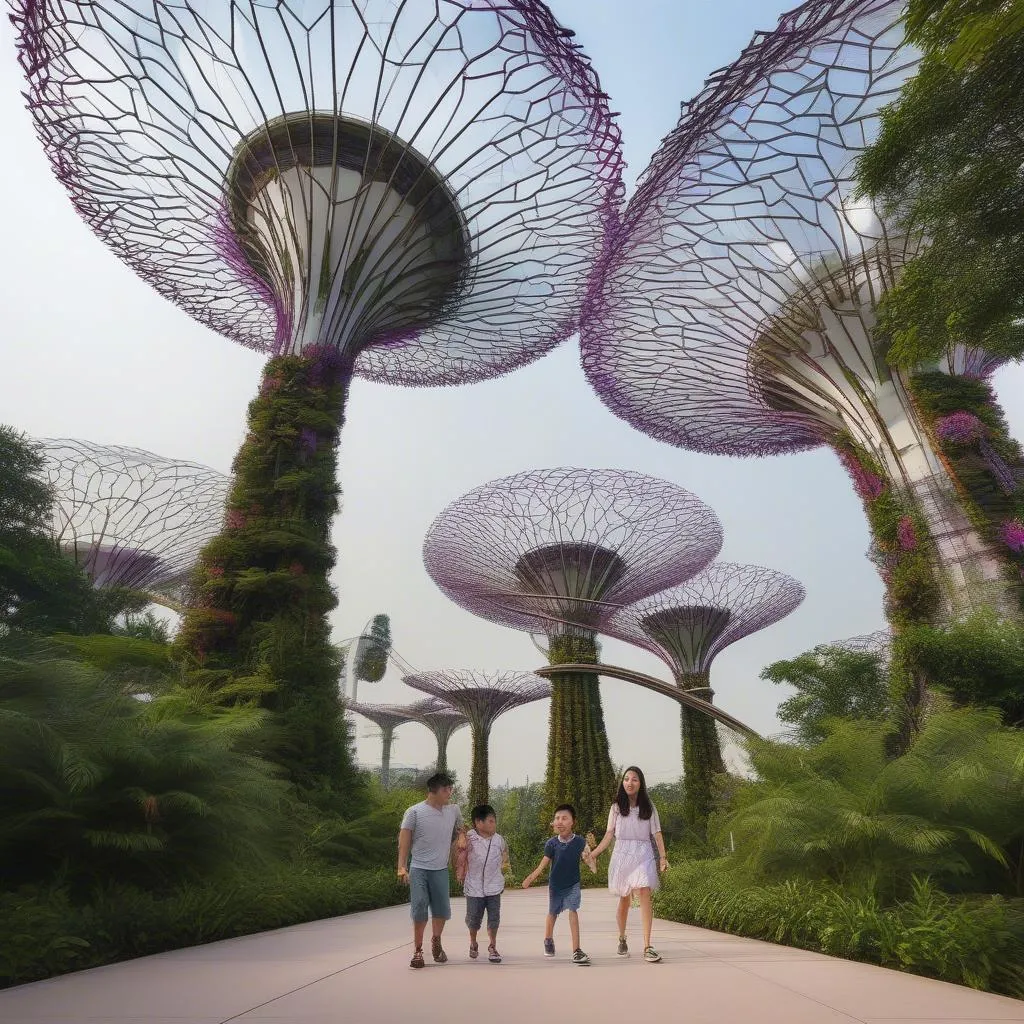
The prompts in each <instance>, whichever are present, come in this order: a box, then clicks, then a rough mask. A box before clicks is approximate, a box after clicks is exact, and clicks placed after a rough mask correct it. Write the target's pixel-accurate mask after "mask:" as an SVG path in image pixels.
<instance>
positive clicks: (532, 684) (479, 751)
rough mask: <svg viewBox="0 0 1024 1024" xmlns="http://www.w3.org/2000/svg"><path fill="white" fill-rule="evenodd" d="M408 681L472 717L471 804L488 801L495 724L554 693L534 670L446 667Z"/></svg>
mask: <svg viewBox="0 0 1024 1024" xmlns="http://www.w3.org/2000/svg"><path fill="white" fill-rule="evenodd" d="M404 681H405V683H406V685H408V686H411V687H412V688H413V689H414V690H421V691H422V692H423V693H428V694H430V696H432V697H436V698H438V699H439V700H442V701H445V702H446V703H448V704H450V705H451V706H452V707H455V708H458V710H459V711H461V712H462V713H463V714H464V715H465V716H466V718H468V719H469V727H470V729H471V730H472V732H473V766H472V768H471V770H470V776H469V802H470V805H471V806H475V805H477V804H485V803H487V800H488V790H489V788H490V782H489V780H488V777H487V772H488V744H489V743H490V736H491V726H493V725H494V723H495V721H496V720H497V719H498V717H499V716H501V715H503V714H505V712H506V711H511V710H513V708H518V707H522V705H524V704H530V703H532V702H533V701H535V700H544V699H545V698H546V697H549V696H551V684H550V683H549V682H547V680H545V679H541V678H540V676H537V675H534V674H533V673H532V672H476V671H470V670H465V669H446V670H445V671H443V672H417V673H415V674H413V675H408V676H406V677H405V680H404Z"/></svg>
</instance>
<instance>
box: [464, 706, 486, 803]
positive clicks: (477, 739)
mask: <svg viewBox="0 0 1024 1024" xmlns="http://www.w3.org/2000/svg"><path fill="white" fill-rule="evenodd" d="M472 729H473V761H472V766H471V767H470V772H469V805H470V807H476V806H478V805H479V804H485V803H487V801H488V799H489V795H490V779H489V776H488V772H489V762H490V757H489V751H488V744H489V743H490V740H491V730H490V728H489V727H484V726H479V725H476V724H474V725H473V726H472Z"/></svg>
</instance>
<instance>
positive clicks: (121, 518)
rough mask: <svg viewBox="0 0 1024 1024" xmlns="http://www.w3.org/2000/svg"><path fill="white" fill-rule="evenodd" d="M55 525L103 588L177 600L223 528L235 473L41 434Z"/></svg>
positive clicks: (176, 604)
mask: <svg viewBox="0 0 1024 1024" xmlns="http://www.w3.org/2000/svg"><path fill="white" fill-rule="evenodd" d="M39 444H40V446H41V449H42V453H43V456H44V458H45V463H44V472H45V474H46V478H47V481H48V482H49V484H50V486H51V487H52V488H53V493H54V496H55V498H56V501H55V503H54V509H53V522H52V532H53V537H54V540H56V541H57V543H58V544H60V546H61V548H62V549H63V550H64V551H65V552H66V553H67V554H68V555H70V556H71V557H72V558H74V559H75V561H76V562H78V564H79V565H81V566H82V568H83V569H85V571H86V572H87V573H88V574H89V575H90V577H91V578H92V580H93V582H94V583H95V585H96V586H98V587H104V586H116V587H127V588H130V589H132V590H138V591H143V592H145V593H146V594H148V595H149V596H150V597H151V598H152V599H153V600H154V601H156V602H158V603H161V604H167V605H168V606H170V607H179V608H180V602H181V589H182V588H183V586H184V585H185V584H186V583H187V581H188V578H189V574H190V572H191V570H192V568H193V566H194V565H195V563H196V559H197V558H198V556H199V552H200V551H201V550H202V548H203V545H204V544H205V543H206V542H207V541H208V540H209V539H210V538H211V537H212V536H214V535H215V534H216V533H217V531H218V530H219V529H220V525H221V521H222V519H223V518H224V505H225V502H226V500H227V495H228V490H229V489H230V486H231V478H230V477H228V476H225V475H224V474H223V473H218V472H217V471H216V470H213V469H209V468H208V467H206V466H200V465H197V464H196V463H193V462H180V461H176V460H174V459H166V458H163V457H162V456H160V455H154V454H153V453H152V452H145V451H140V450H139V449H137V448H124V447H121V446H118V445H98V444H91V443H90V442H88V441H79V440H71V439H67V438H61V439H44V440H41V441H40V442H39Z"/></svg>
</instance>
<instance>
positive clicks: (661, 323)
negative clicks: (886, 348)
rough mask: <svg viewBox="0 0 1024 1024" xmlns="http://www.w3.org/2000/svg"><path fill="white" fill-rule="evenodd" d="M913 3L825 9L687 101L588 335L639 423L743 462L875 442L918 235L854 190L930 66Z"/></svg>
mask: <svg viewBox="0 0 1024 1024" xmlns="http://www.w3.org/2000/svg"><path fill="white" fill-rule="evenodd" d="M902 8H903V0H811V2H809V3H806V4H804V5H803V6H802V7H800V8H798V9H797V10H795V11H793V12H792V13H790V14H788V15H786V16H785V17H784V18H783V19H782V21H781V22H780V25H779V27H778V28H777V29H776V30H775V31H774V32H772V33H768V34H762V35H760V36H758V37H756V38H755V40H754V41H753V43H752V44H751V45H750V46H749V47H748V48H747V49H746V50H745V51H744V52H743V54H742V56H741V57H740V58H739V59H738V60H737V61H736V62H735V63H734V64H732V65H731V66H730V67H728V68H725V69H724V70H722V71H720V72H718V73H717V74H715V75H714V76H712V78H711V79H710V80H709V81H708V83H707V85H706V87H705V88H704V90H703V91H702V92H701V93H700V94H699V95H698V96H697V97H696V98H695V99H693V100H692V101H690V102H689V103H687V104H685V105H684V107H683V112H682V116H681V117H680V120H679V123H678V125H677V126H676V128H675V129H674V130H673V131H672V132H671V133H670V134H669V135H668V136H667V137H666V139H665V141H664V142H663V144H662V146H661V148H660V150H659V151H658V152H657V154H656V155H655V156H654V158H653V160H652V161H651V164H650V166H649V167H648V169H647V170H646V172H645V173H644V175H643V178H642V181H641V184H640V186H639V188H638V189H637V192H636V195H635V196H634V197H633V199H632V200H631V201H630V203H629V207H628V209H627V211H626V214H625V218H624V224H623V227H622V230H621V231H620V232H619V234H618V235H617V237H616V238H615V239H614V241H613V243H612V244H611V246H610V251H609V254H608V263H607V269H608V276H607V279H606V280H605V282H604V287H603V292H602V296H601V301H600V302H598V303H596V304H595V306H594V308H593V309H592V310H591V311H590V313H591V315H589V316H588V318H587V322H586V324H585V329H584V333H583V339H582V340H583V363H584V367H585V369H586V371H587V374H588V376H589V378H590V380H591V382H592V383H593V385H594V387H595V388H596V389H597V391H598V392H599V394H600V395H601V396H602V398H603V399H604V401H605V402H606V403H607V404H608V405H609V406H610V407H611V408H612V409H613V411H615V412H616V413H617V414H618V415H620V416H622V417H623V418H624V419H627V420H628V421H629V422H630V423H632V424H633V425H634V426H636V427H638V428H639V429H640V430H643V431H644V432H646V433H649V434H651V435H653V436H655V437H657V438H659V439H661V440H664V441H667V442H669V443H670V444H676V445H680V446H683V447H687V448H692V449H695V450H698V451H707V452H715V453H727V454H732V455H767V454H772V453H776V452H782V451H793V450H798V449H801V448H811V447H815V446H817V445H819V444H821V443H822V441H823V440H824V439H826V438H827V437H828V435H829V434H830V433H831V432H834V431H835V430H836V429H839V428H845V429H851V427H855V426H857V425H860V426H861V427H862V429H863V430H864V431H867V432H868V433H869V434H873V431H874V425H873V424H870V423H864V422H861V421H862V420H863V418H864V415H865V401H867V402H870V400H871V397H872V396H873V394H874V392H875V390H876V386H879V387H880V386H882V381H881V380H880V379H879V378H880V377H887V376H888V374H887V373H886V372H885V369H884V366H882V365H880V364H879V360H878V359H877V358H876V357H875V355H874V353H873V351H872V348H871V345H870V337H869V333H868V334H867V335H866V331H865V329H867V331H868V332H869V331H870V327H871V326H872V325H873V307H874V301H875V300H876V299H877V297H878V295H879V294H880V291H881V290H883V289H884V288H885V287H886V286H887V284H888V282H889V281H890V280H891V279H892V276H893V274H894V273H895V272H896V270H897V269H898V267H899V266H900V265H901V264H902V262H903V261H904V259H905V256H906V252H907V246H908V245H909V244H910V243H908V241H907V240H906V239H903V238H897V239H893V238H891V237H889V234H888V233H887V231H886V228H885V225H883V224H882V223H881V222H880V221H879V219H878V218H877V217H876V216H875V214H874V212H873V210H872V208H871V207H870V206H868V205H867V204H865V203H859V202H855V201H854V200H852V199H851V195H852V193H853V190H854V185H855V182H854V179H853V174H854V159H855V157H856V155H857V153H858V152H859V151H860V150H861V149H862V148H863V147H864V146H865V144H866V143H867V142H868V141H869V140H870V138H871V137H872V136H873V134H874V133H875V132H876V129H877V123H878V115H879V111H880V109H881V108H882V106H884V105H885V104H886V103H887V102H890V101H891V100H893V99H895V98H896V95H897V94H898V92H899V89H900V87H901V85H902V84H903V82H904V81H905V80H906V79H907V77H908V76H909V75H911V74H912V73H913V71H914V70H915V68H916V64H917V60H918V58H917V55H916V53H914V52H912V51H910V50H908V49H906V48H903V47H902V45H901V44H902V42H903V34H902V30H901V27H900V25H899V21H898V19H899V17H900V14H901V12H902ZM844 370H849V371H851V372H852V373H853V375H854V376H855V378H856V380H855V381H854V382H850V381H847V380H846V379H845V377H844V372H843V371H844ZM876 382H877V385H876ZM864 388H866V389H867V390H868V392H869V394H868V395H867V396H864V395H861V394H857V393H856V392H858V391H859V390H862V389H864ZM890 388H891V384H890ZM880 397H881V396H880Z"/></svg>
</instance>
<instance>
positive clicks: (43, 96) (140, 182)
mask: <svg viewBox="0 0 1024 1024" xmlns="http://www.w3.org/2000/svg"><path fill="white" fill-rule="evenodd" d="M13 7H14V15H13V20H14V23H15V26H16V29H17V32H18V40H19V46H20V51H21V63H22V67H23V69H24V71H25V74H26V76H27V78H28V81H29V92H28V102H29V107H30V109H31V111H32V114H33V117H34V119H35V122H36V127H37V131H38V134H39V135H40V138H41V139H42V142H43V145H44V146H45V148H46V151H47V153H48V155H49V158H50V162H51V165H52V167H53V170H54V173H55V174H56V175H57V177H58V178H59V180H60V181H61V182H62V184H63V185H64V186H65V187H66V188H67V190H68V191H69V193H70V194H71V197H72V200H73V202H74V205H75V207H76V209H77V211H78V212H79V214H80V215H81V216H82V217H83V218H84V219H85V221H86V222H87V223H88V224H89V225H90V227H92V229H93V230H94V231H95V232H96V233H97V234H98V235H99V236H100V237H101V238H102V240H103V241H104V242H106V243H107V244H108V245H109V246H110V247H111V248H112V249H113V250H114V251H115V252H116V253H117V254H118V255H119V256H120V257H121V258H122V259H124V260H125V261H126V262H127V263H128V264H129V265H130V266H132V267H133V268H134V269H135V270H136V271H137V272H138V273H139V274H140V275H141V276H142V277H143V278H144V279H145V280H147V281H148V282H150V283H151V284H153V285H154V286H155V287H156V288H157V289H158V290H159V291H160V292H161V293H162V294H163V295H165V296H166V297H168V298H170V299H171V300H172V301H174V302H176V303H178V304H179V305H180V306H181V307H182V308H183V309H185V310H186V311H187V312H188V313H190V314H191V315H192V316H194V317H196V318H197V319H198V320H200V321H201V322H203V323H204V324H207V325H208V326H210V327H211V328H213V330H215V331H218V332H219V333H221V334H223V335H225V336H226V337H228V338H231V339H232V340H234V341H237V342H239V343H241V344H243V345H247V346H250V347H252V348H255V349H258V350H260V351H265V352H268V353H270V354H271V355H272V356H273V357H274V358H272V359H271V360H270V361H269V362H268V364H267V366H266V368H265V370H264V374H263V381H262V385H261V387H260V390H259V394H258V395H257V397H256V398H255V399H254V401H253V403H252V404H251V405H250V408H249V433H248V435H247V437H246V439H245V441H244V442H243V444H242V447H241V449H240V451H239V453H238V456H237V458H236V460H235V464H234V468H235V473H236V484H235V487H234V489H233V491H232V495H231V497H230V500H229V508H228V516H227V521H226V526H225V530H224V532H223V533H222V534H221V536H219V537H218V538H216V539H215V540H214V541H213V542H212V543H211V545H210V547H209V548H208V550H207V552H206V555H205V556H204V571H205V572H206V573H207V576H208V577H209V573H210V572H212V573H213V576H212V577H209V578H207V579H206V580H205V581H201V584H203V585H204V586H205V590H206V596H207V598H208V601H207V604H206V605H205V606H204V607H203V608H202V609H201V610H200V611H197V612H196V613H195V615H194V616H192V617H191V619H190V620H189V621H187V622H186V624H185V627H184V628H183V629H182V631H181V633H180V634H179V641H180V642H179V650H180V652H181V654H182V656H183V657H186V658H189V657H190V658H191V659H192V661H193V662H194V663H196V665H198V669H196V673H195V674H196V675H197V676H201V678H202V680H203V685H205V686H213V685H215V684H216V683H217V682H218V680H220V685H222V686H230V687H231V692H239V691H238V685H237V681H236V680H235V679H234V678H232V677H231V675H230V674H231V673H235V674H239V673H240V674H241V677H243V678H245V679H257V678H260V679H262V680H263V681H262V682H261V683H260V684H259V689H260V692H263V693H265V694H270V695H271V696H270V697H268V702H269V703H270V705H271V706H272V707H274V708H277V709H279V710H288V709H293V710H294V709H295V708H297V707H299V706H300V705H303V704H305V706H307V707H309V708H310V709H311V711H312V714H313V715H314V716H315V718H316V719H317V720H319V721H333V720H335V719H336V717H337V716H336V715H334V714H333V712H332V711H331V710H330V709H329V708H328V707H327V704H328V702H329V701H331V700H335V701H336V697H337V687H336V682H337V680H336V675H335V668H336V666H335V667H331V666H330V665H329V661H330V654H329V652H328V650H327V648H328V642H329V641H328V627H327V623H326V615H327V612H328V611H329V610H330V608H331V607H333V605H334V603H335V599H334V595H333V592H332V590H331V588H330V586H329V585H328V583H327V576H328V573H329V571H330V569H331V567H332V566H333V563H334V552H333V549H332V548H331V546H330V544H329V540H328V538H329V528H330V524H331V520H332V518H333V515H334V513H335V512H336V511H337V508H338V488H337V484H336V478H337V473H336V451H337V443H338V433H339V430H340V427H341V423H342V419H343V412H344V407H345V401H346V396H347V393H348V388H349V383H350V381H351V378H352V376H353V375H360V376H363V377H365V378H369V379H372V380H376V381H381V382H385V383H391V384H405V385H441V384H458V383H465V382H471V381H477V380H483V379H485V378H489V377H493V376H496V375H498V374H502V373H505V372H507V371H510V370H512V369H514V368H516V367H518V366H521V365H523V364H525V363H528V362H530V361H531V360H533V359H536V358H537V357H539V356H540V355H542V354H543V353H545V352H547V351H549V350H550V349H552V348H553V347H554V346H556V345H557V344H559V343H560V342H561V341H563V340H564V339H566V338H567V337H568V336H570V335H571V334H573V333H574V331H575V330H576V328H577V326H578V319H579V309H580V304H581V302H582V301H583V298H584V296H585V294H586V292H587V289H588V287H589V274H590V270H591V267H592V263H593V260H594V258H595V256H596V255H597V254H598V253H599V250H600V245H601V239H602V238H603V235H604V233H605V230H606V226H607V222H608V221H609V220H610V219H612V218H614V216H615V215H616V211H617V207H618V203H619V200H620V198H621V193H622V186H621V181H620V172H621V156H620V147H619V136H618V129H617V128H616V126H615V124H614V123H613V121H612V118H611V115H610V113H609V111H608V105H607V97H606V96H605V95H604V94H603V93H602V92H601V90H600V85H599V82H598V79H597V76H596V75H595V74H594V72H593V71H592V69H591V67H590V64H589V62H588V61H587V59H586V58H585V57H584V56H583V54H582V53H581V51H580V49H579V47H578V46H577V45H576V44H574V43H573V42H572V39H571V37H572V33H571V32H569V31H567V30H565V29H563V28H561V27H560V26H559V25H558V24H557V22H556V21H555V20H554V19H553V17H552V16H551V14H550V12H549V11H548V10H547V8H546V7H545V6H544V5H543V4H542V3H540V2H539V0H473V2H472V3H467V2H466V0H436V2H427V3H422V2H418V3H410V2H408V0H309V2H302V3H299V2H290V0H282V2H280V3H275V4H272V5H265V4H251V3H244V2H242V0H221V2H218V3H214V4H208V3H202V4H200V3H195V2H189V0H184V2H181V0H173V2H172V0H145V2H143V0H70V2H65V0H13ZM214 613H215V614H214ZM270 634H274V637H275V638H274V640H273V641H271V639H270ZM218 670H219V671H220V675H217V671H218ZM307 726H309V727H310V728H311V725H310V722H307V723H306V726H303V725H302V724H301V723H299V722H296V728H298V729H299V730H300V731H305V732H306V733H307V734H308V732H309V729H308V728H307ZM339 742H340V740H339V737H338V736H336V735H334V736H331V735H327V734H326V733H325V734H324V735H323V737H322V740H319V741H317V742H316V743H314V744H313V749H320V748H321V747H322V746H323V744H327V745H329V746H331V747H337V744H338V743H339ZM315 770H316V771H318V772H322V771H326V770H328V769H327V768H325V767H324V766H323V765H321V766H320V767H316V768H315Z"/></svg>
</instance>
